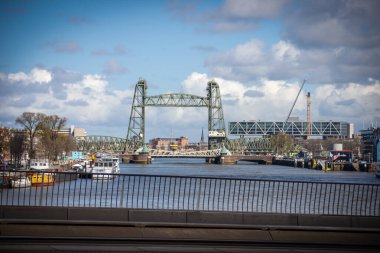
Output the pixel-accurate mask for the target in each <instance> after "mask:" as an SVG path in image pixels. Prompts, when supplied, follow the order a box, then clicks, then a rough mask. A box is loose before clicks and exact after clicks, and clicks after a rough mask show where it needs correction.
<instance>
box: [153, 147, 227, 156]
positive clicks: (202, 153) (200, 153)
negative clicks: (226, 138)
mask: <svg viewBox="0 0 380 253" xmlns="http://www.w3.org/2000/svg"><path fill="white" fill-rule="evenodd" d="M149 155H150V156H151V157H168V158H169V157H170V158H171V157H173V158H198V157H199V158H207V157H210V158H211V157H217V156H219V155H220V149H213V150H199V151H197V150H194V151H181V150H179V151H171V150H158V149H150V150H149Z"/></svg>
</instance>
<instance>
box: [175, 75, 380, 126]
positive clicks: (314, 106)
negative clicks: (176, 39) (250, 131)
mask: <svg viewBox="0 0 380 253" xmlns="http://www.w3.org/2000/svg"><path fill="white" fill-rule="evenodd" d="M212 79H213V80H215V81H216V82H218V84H219V87H220V92H221V94H222V103H223V110H224V116H225V120H226V124H227V122H228V121H243V120H262V121H274V120H276V121H277V120H279V121H284V120H285V119H286V116H287V115H288V113H289V111H290V108H291V106H292V104H293V102H294V100H295V98H296V96H297V93H298V91H299V89H300V86H301V83H295V82H287V81H284V80H268V79H264V78H263V79H259V80H258V81H257V82H256V83H255V84H250V85H247V84H243V83H241V82H238V81H232V80H227V79H223V78H218V77H211V76H208V75H207V74H202V73H196V72H194V73H192V74H190V75H189V76H188V77H187V78H186V79H185V80H184V82H183V83H182V86H183V89H184V91H185V92H187V93H191V94H197V95H202V96H205V94H206V93H205V88H206V87H207V82H208V81H210V80H212ZM371 82H372V83H370V84H365V85H362V84H359V83H348V84H346V85H340V86H337V85H333V84H321V85H319V86H315V87H313V86H309V87H307V88H306V87H305V88H304V89H303V90H302V91H301V94H300V96H299V98H298V100H297V103H296V105H295V107H294V110H293V112H292V116H298V117H299V118H300V119H301V120H306V118H307V115H306V93H307V91H310V89H311V90H312V91H311V118H312V120H315V121H318V120H337V121H347V122H353V123H354V124H355V125H356V126H357V127H356V129H360V128H361V125H362V124H361V123H362V122H376V121H379V120H380V105H379V103H378V101H380V82H379V81H377V80H374V79H371ZM306 85H307V84H306ZM251 94H254V95H253V96H252V95H251ZM257 94H259V95H257ZM179 116H181V115H180V114H178V115H176V121H177V122H180V121H181V120H187V119H188V117H187V116H186V115H182V118H181V117H179ZM201 116H202V117H206V116H205V115H201ZM199 120H201V117H200V118H199ZM226 127H227V126H226Z"/></svg>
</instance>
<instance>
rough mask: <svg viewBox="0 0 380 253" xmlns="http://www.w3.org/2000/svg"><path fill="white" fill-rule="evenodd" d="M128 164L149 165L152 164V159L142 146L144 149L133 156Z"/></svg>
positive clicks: (147, 150) (146, 149)
mask: <svg viewBox="0 0 380 253" xmlns="http://www.w3.org/2000/svg"><path fill="white" fill-rule="evenodd" d="M130 163H140V164H150V163H152V157H151V156H150V155H149V149H148V148H147V147H146V145H145V144H144V147H143V148H142V150H141V151H140V152H139V153H136V154H133V156H132V160H130Z"/></svg>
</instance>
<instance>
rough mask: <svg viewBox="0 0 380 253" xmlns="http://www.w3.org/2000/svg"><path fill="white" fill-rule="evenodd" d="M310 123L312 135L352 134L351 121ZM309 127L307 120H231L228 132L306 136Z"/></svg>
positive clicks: (346, 135) (240, 134) (235, 133)
mask: <svg viewBox="0 0 380 253" xmlns="http://www.w3.org/2000/svg"><path fill="white" fill-rule="evenodd" d="M310 125H311V127H310V128H311V129H310V136H323V137H341V138H350V136H351V134H352V133H351V131H352V130H351V126H350V123H347V122H334V121H314V122H310ZM307 128H308V122H306V121H292V122H287V123H286V125H284V122H274V121H271V122H264V121H243V122H229V125H228V133H229V134H230V135H239V136H265V135H274V134H278V133H282V132H283V133H285V134H288V135H291V136H299V137H306V136H307V134H308V132H307Z"/></svg>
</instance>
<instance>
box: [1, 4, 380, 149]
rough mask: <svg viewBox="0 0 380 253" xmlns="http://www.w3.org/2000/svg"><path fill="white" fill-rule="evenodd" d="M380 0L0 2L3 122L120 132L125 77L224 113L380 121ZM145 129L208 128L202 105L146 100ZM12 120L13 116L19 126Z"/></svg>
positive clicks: (128, 85) (238, 117)
mask: <svg viewBox="0 0 380 253" xmlns="http://www.w3.org/2000/svg"><path fill="white" fill-rule="evenodd" d="M379 11H380V1H376V0H373V1H369V0H362V1H359V0H346V1H339V0H335V1H331V0H319V1H302V0H274V1H260V0H225V1H126V0H123V1H115V0H108V1H106V0H102V1H100V0H99V1H96V0H91V1H86V0H81V1H76V0H71V1H70V0H65V1H58V0H49V1H42V0H41V1H39V0H29V1H28V0H3V1H0V34H1V40H0V55H1V57H0V125H2V126H9V127H14V126H16V125H15V119H16V117H17V116H19V115H21V114H22V113H23V112H26V111H31V112H42V113H45V114H49V115H53V114H56V115H59V116H61V117H66V118H67V119H68V124H67V126H70V125H74V126H76V127H84V128H85V129H86V130H87V133H88V135H107V136H117V137H125V136H126V135H127V130H128V121H129V115H130V110H131V102H132V98H133V91H134V86H135V84H136V83H137V81H138V80H139V78H143V79H146V80H147V83H148V95H158V94H164V93H170V92H177V93H178V92H182V93H189V94H196V95H201V96H206V84H207V82H208V81H210V80H212V79H214V80H216V81H217V82H218V83H219V85H220V91H221V94H222V103H223V109H224V115H225V121H226V123H227V122H229V121H243V120H262V121H264V120H265V121H272V120H280V121H284V120H285V118H286V116H287V114H288V112H289V110H290V108H291V105H292V103H293V101H294V99H295V97H296V94H297V92H298V89H299V87H300V85H301V83H302V81H303V80H304V79H306V80H307V81H306V85H305V87H304V89H303V91H302V93H301V95H300V97H299V99H298V101H297V104H296V106H295V109H294V111H293V113H292V116H298V117H300V118H301V119H305V120H306V93H307V92H311V118H312V120H314V121H317V120H337V121H347V122H353V123H354V124H355V130H356V131H357V130H360V129H362V128H363V127H364V128H368V127H370V126H371V124H374V126H376V125H377V126H380V25H379V24H380V15H379ZM146 112H147V118H146V131H147V139H150V138H154V137H170V136H174V137H177V136H188V137H189V138H190V140H191V141H193V142H198V141H199V139H200V134H201V131H202V128H204V129H205V130H206V129H207V110H206V109H205V108H200V109H194V108H169V109H168V108H151V107H149V108H147V111H146ZM18 127H20V126H18Z"/></svg>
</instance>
